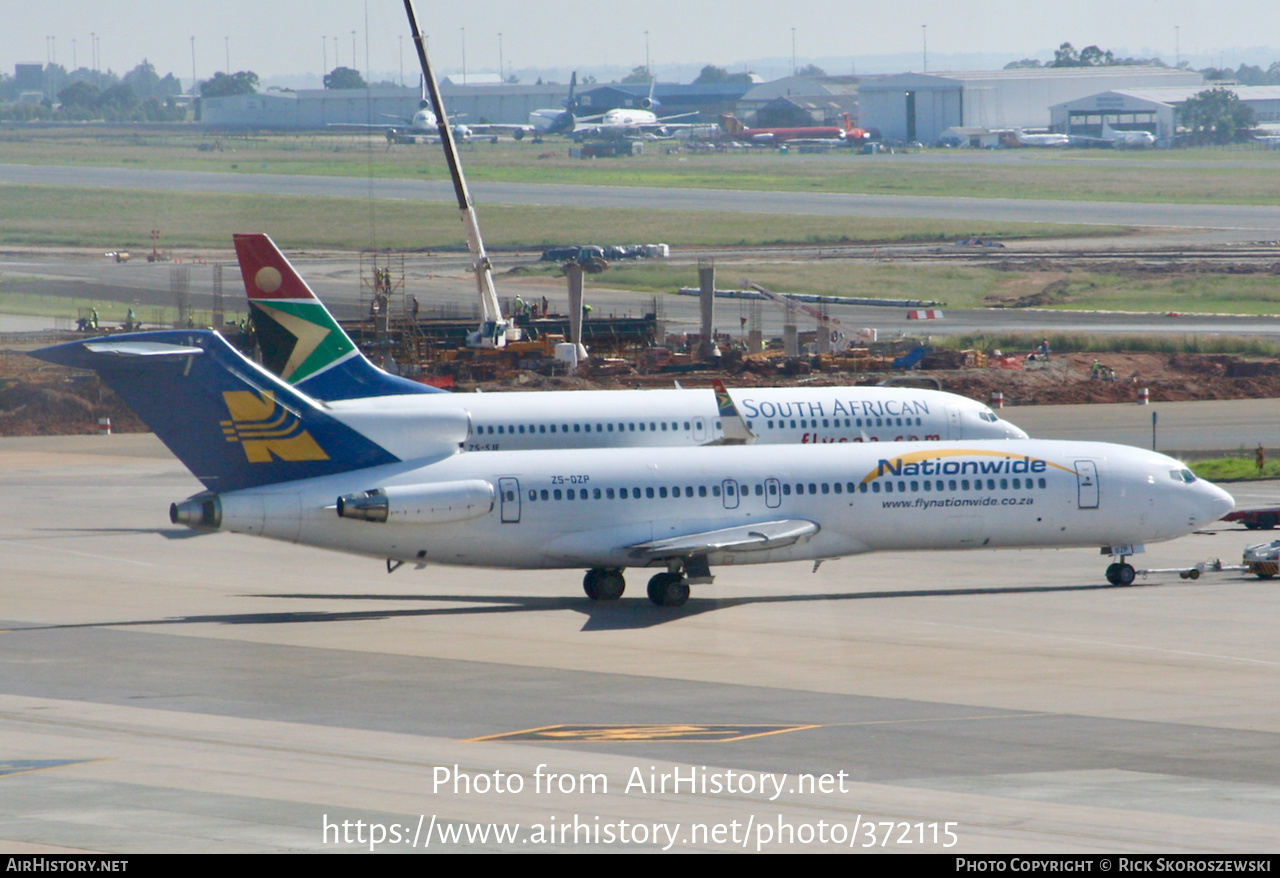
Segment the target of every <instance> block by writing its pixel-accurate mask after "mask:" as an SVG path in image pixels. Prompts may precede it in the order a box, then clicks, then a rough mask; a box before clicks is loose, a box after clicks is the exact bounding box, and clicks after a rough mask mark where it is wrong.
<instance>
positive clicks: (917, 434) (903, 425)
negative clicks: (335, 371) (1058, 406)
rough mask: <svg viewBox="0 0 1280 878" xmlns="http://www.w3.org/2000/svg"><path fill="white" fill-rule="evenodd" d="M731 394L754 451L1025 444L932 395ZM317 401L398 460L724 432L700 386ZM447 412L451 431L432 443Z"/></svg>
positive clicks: (962, 403) (695, 438) (667, 442)
mask: <svg viewBox="0 0 1280 878" xmlns="http://www.w3.org/2000/svg"><path fill="white" fill-rule="evenodd" d="M732 396H733V399H734V402H735V404H736V405H737V409H738V412H739V413H740V414H741V416H742V418H743V420H744V421H745V422H746V424H747V427H748V429H750V430H751V431H752V432H753V433H754V434H755V435H756V437H757V439H756V444H760V445H806V444H817V445H821V444H830V443H841V442H891V441H916V440H922V441H928V440H939V439H1025V438H1026V433H1024V432H1023V431H1021V430H1020V429H1018V428H1017V427H1015V426H1014V425H1013V424H1010V423H1008V422H1007V421H1003V420H1001V419H1000V418H998V417H997V416H996V415H995V414H994V413H993V412H992V411H991V409H989V408H988V407H987V406H985V405H983V404H982V403H979V402H975V401H974V400H971V399H967V398H965V397H962V396H957V395H955V394H950V393H942V392H939V391H933V390H920V389H917V388H904V387H899V388H891V387H828V388H784V387H762V388H752V389H742V390H734V391H733V392H732ZM324 406H325V409H326V411H328V413H329V414H331V415H333V416H334V417H336V418H337V419H338V420H340V421H342V422H344V423H346V424H348V425H350V426H352V427H354V428H355V429H357V430H360V431H361V432H362V433H364V434H365V435H367V436H368V437H369V438H370V439H372V440H373V441H374V442H377V443H378V444H379V445H382V446H383V447H384V448H386V449H387V450H388V451H390V452H391V453H392V454H394V455H396V456H397V457H399V458H400V459H402V460H409V459H412V458H417V457H424V456H427V455H430V454H435V453H440V452H442V451H452V450H453V448H454V447H456V445H457V443H462V444H463V448H464V449H465V450H467V451H519V450H533V449H540V448H624V447H635V446H671V445H682V446H696V445H706V444H709V443H713V442H717V441H719V440H722V439H723V438H724V435H725V429H724V424H723V422H722V420H721V418H720V415H719V413H718V410H717V408H716V398H715V393H714V392H713V391H712V390H710V389H702V390H609V391H548V392H543V393H470V394H443V393H442V394H424V395H420V396H384V397H366V398H360V399H352V400H343V401H338V402H330V403H326V404H324ZM446 415H448V416H449V418H448V420H449V421H450V422H452V423H453V424H454V426H452V427H448V428H447V429H446V430H445V432H444V435H445V436H446V445H441V444H440V435H441V432H440V430H439V429H438V428H439V427H440V426H441V425H444V424H445V416H446ZM468 419H469V425H468V424H466V423H465V421H466V420H468ZM448 443H452V444H448Z"/></svg>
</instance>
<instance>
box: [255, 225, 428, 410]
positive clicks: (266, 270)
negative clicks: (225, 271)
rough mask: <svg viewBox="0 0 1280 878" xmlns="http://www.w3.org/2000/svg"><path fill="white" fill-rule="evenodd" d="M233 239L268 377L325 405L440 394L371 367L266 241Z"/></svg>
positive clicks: (259, 237) (261, 237)
mask: <svg viewBox="0 0 1280 878" xmlns="http://www.w3.org/2000/svg"><path fill="white" fill-rule="evenodd" d="M233 238H234V240H235V245H236V256H237V257H238V258H239V260H240V274H241V276H242V277H243V278H244V289H245V292H246V293H247V294H248V295H249V310H250V312H251V313H252V314H253V325H254V329H255V330H256V332H257V336H258V343H259V345H260V347H261V349H262V362H263V365H265V366H266V367H267V368H268V369H269V370H270V371H272V372H274V373H275V374H276V375H279V376H280V377H281V378H282V379H284V380H285V381H287V382H289V383H290V384H292V385H294V386H295V387H297V388H298V389H299V390H301V391H302V392H304V393H306V394H308V395H309V396H312V397H314V398H316V399H322V400H326V401H327V400H339V399H353V398H356V397H365V396H399V395H404V394H411V393H443V392H444V391H441V390H438V389H437V388H434V387H428V386H427V385H425V384H419V383H418V382H417V381H410V380H408V379H406V378H401V377H399V376H398V375H391V374H389V373H387V372H385V371H383V370H382V369H379V368H378V367H377V366H375V365H374V364H373V363H371V362H369V360H368V359H366V358H365V356H364V354H362V353H360V351H359V349H358V348H356V345H355V343H354V342H353V341H352V340H351V338H350V336H348V335H347V334H346V333H345V332H344V331H343V330H342V327H341V326H339V325H338V321H336V320H334V319H333V315H332V314H330V313H329V310H328V309H327V308H325V306H324V303H323V302H321V301H320V299H319V298H317V297H316V294H315V293H314V292H312V290H311V287H309V286H308V285H307V282H306V281H305V280H303V279H302V276H301V275H300V274H298V272H297V270H296V269H294V267H293V266H292V265H291V264H290V263H289V260H288V259H286V258H285V256H284V254H283V253H281V252H280V249H279V248H278V247H276V245H275V243H274V242H273V241H272V240H271V238H270V237H268V236H267V235H264V234H261V233H255V234H247V235H234V236H233Z"/></svg>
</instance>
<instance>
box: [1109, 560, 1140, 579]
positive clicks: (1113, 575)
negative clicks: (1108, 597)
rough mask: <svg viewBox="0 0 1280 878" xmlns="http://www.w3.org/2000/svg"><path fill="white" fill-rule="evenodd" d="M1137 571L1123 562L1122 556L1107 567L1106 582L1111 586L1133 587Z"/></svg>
mask: <svg viewBox="0 0 1280 878" xmlns="http://www.w3.org/2000/svg"><path fill="white" fill-rule="evenodd" d="M1137 577H1138V571H1136V570H1134V569H1133V565H1132V564H1128V563H1126V562H1125V561H1124V556H1123V555H1122V556H1120V560H1119V561H1117V562H1116V563H1114V564H1112V565H1110V566H1109V567H1107V582H1109V583H1111V584H1112V585H1133V581H1134V580H1135V579H1137Z"/></svg>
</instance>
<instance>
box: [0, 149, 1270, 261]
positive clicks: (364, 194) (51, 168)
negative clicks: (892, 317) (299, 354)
mask: <svg viewBox="0 0 1280 878" xmlns="http://www.w3.org/2000/svg"><path fill="white" fill-rule="evenodd" d="M903 172H904V173H909V172H910V171H909V165H908V166H906V167H904V171H903ZM0 183H12V184H38V185H44V186H78V187H79V186H90V187H103V188H110V189H134V190H151V191H161V192H224V193H233V194H234V193H247V194H255V195H306V196H318V197H328V198H360V199H369V198H370V197H371V196H372V197H373V198H376V199H380V200H393V201H408V200H418V201H438V202H452V201H453V200H454V198H455V196H454V194H453V187H452V184H450V183H449V182H448V181H447V180H443V179H441V180H404V179H402V180H369V179H365V178H360V177H308V176H301V175H285V174H248V173H245V174H241V173H235V174H224V173H216V172H209V171H150V170H144V169H140V168H107V167H101V168H96V167H68V166H60V165H12V164H0ZM471 191H472V193H473V194H474V196H475V200H476V203H477V204H530V205H547V206H553V207H555V206H562V207H610V208H628V209H633V210H693V211H731V212H735V213H760V214H775V215H784V216H785V215H792V216H865V217H886V218H889V217H893V218H918V219H935V220H974V219H979V220H986V221H989V222H1055V223H1070V224H1079V225H1109V226H1141V227H1147V228H1163V229H1188V230H1204V229H1213V230H1216V231H1218V232H1219V233H1220V234H1219V235H1217V236H1215V238H1214V240H1216V241H1218V242H1219V243H1225V242H1229V241H1239V242H1246V241H1258V240H1274V239H1275V238H1276V237H1277V236H1280V208H1276V207H1268V206H1258V205H1233V204H1160V203H1123V202H1106V201H1056V200H1048V199H1017V198H957V197H941V196H919V195H844V194H836V193H825V192H761V191H745V190H729V189H680V188H665V187H642V186H570V185H559V184H549V183H494V182H479V183H475V184H472V185H471Z"/></svg>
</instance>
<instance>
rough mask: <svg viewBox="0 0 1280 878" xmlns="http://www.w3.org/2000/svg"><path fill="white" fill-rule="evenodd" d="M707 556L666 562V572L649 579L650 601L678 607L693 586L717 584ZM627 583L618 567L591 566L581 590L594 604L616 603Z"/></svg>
mask: <svg viewBox="0 0 1280 878" xmlns="http://www.w3.org/2000/svg"><path fill="white" fill-rule="evenodd" d="M714 579H715V577H713V576H712V575H711V570H710V568H709V567H708V566H707V556H706V555H694V556H692V557H689V558H671V559H668V560H667V569H666V572H664V573H659V574H657V575H656V576H654V577H653V578H652V579H650V580H649V600H651V601H653V602H654V603H655V604H657V605H658V606H660V607H679V606H681V605H683V604H684V602H685V601H687V600H689V586H690V585H704V584H709V583H711V582H712V581H714ZM626 587H627V583H626V580H624V579H623V578H622V570H621V569H620V568H617V567H592V568H591V569H590V570H588V571H587V575H586V576H584V577H582V590H583V591H585V592H586V593H587V597H589V598H591V600H593V601H616V600H617V599H618V598H620V597H622V593H623V591H625V590H626Z"/></svg>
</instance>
